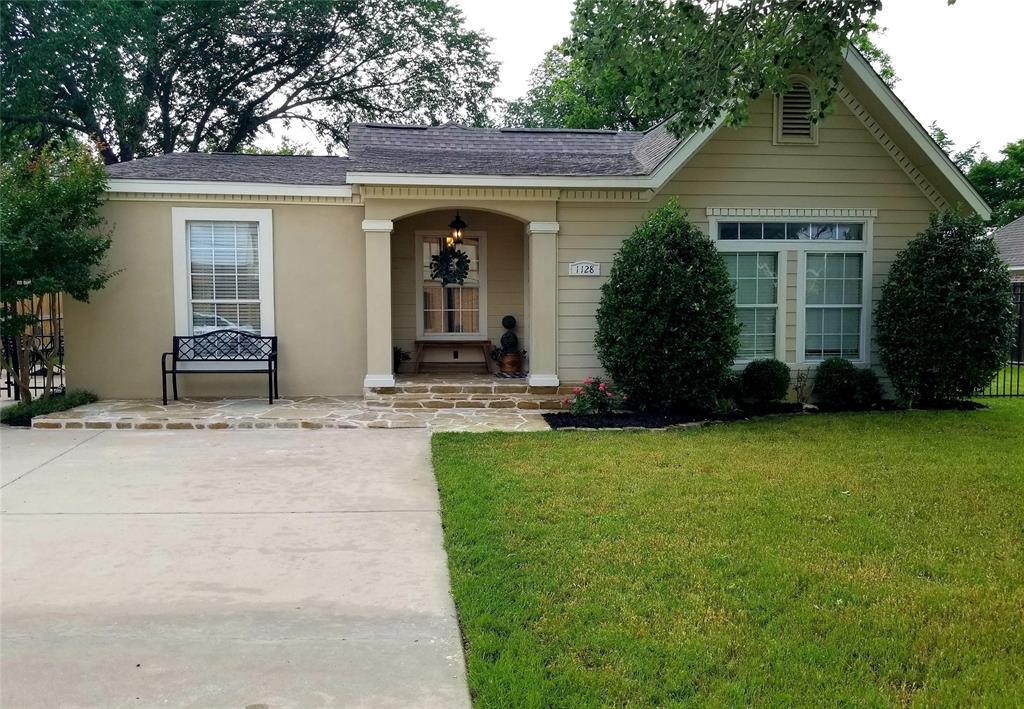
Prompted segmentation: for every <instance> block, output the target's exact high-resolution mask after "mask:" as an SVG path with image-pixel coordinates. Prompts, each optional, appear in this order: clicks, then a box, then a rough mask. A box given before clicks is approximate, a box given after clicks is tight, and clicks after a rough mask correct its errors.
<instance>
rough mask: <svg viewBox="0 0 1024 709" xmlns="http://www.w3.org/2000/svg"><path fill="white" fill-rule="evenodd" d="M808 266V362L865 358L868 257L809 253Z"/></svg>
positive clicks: (853, 254)
mask: <svg viewBox="0 0 1024 709" xmlns="http://www.w3.org/2000/svg"><path fill="white" fill-rule="evenodd" d="M806 259H807V261H806V264H805V266H804V274H805V286H804V345H803V346H804V359H805V360H821V359H825V358H827V357H845V358H846V359H854V360H856V359H861V358H862V353H861V331H862V321H863V319H864V254H862V253H835V252H833V253H814V252H808V253H807V256H806Z"/></svg>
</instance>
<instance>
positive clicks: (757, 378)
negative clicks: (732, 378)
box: [743, 359, 789, 404]
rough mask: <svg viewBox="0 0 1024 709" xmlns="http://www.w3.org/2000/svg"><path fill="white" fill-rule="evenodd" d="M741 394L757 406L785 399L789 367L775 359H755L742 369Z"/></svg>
mask: <svg viewBox="0 0 1024 709" xmlns="http://www.w3.org/2000/svg"><path fill="white" fill-rule="evenodd" d="M743 393H744V394H745V395H746V396H747V398H748V399H750V400H751V401H754V402H757V403H759V404H767V403H769V402H772V401H780V400H782V399H785V398H786V395H787V394H788V393H789V366H787V365H786V363H785V362H780V361H779V360H777V359H755V360H754V361H753V362H751V363H750V364H748V365H747V366H746V367H745V368H744V369H743Z"/></svg>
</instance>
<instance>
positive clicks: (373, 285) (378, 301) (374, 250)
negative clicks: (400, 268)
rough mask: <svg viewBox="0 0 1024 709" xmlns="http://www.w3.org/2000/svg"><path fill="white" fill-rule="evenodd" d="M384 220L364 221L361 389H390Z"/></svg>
mask: <svg viewBox="0 0 1024 709" xmlns="http://www.w3.org/2000/svg"><path fill="white" fill-rule="evenodd" d="M393 227H394V224H393V223H392V222H391V221H390V220H387V219H364V220H363V232H365V234H366V378H365V379H363V386H364V387H393V386H394V385H395V376H394V374H393V373H392V371H391V368H392V356H391V230H392V228H393Z"/></svg>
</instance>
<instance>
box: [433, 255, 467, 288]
mask: <svg viewBox="0 0 1024 709" xmlns="http://www.w3.org/2000/svg"><path fill="white" fill-rule="evenodd" d="M468 276H469V254H467V253H466V252H465V251H460V250H459V249H456V248H443V247H442V249H441V253H439V254H435V255H434V256H431V257H430V277H431V278H433V279H435V280H438V281H441V285H442V286H447V285H449V284H452V283H457V284H459V285H460V286H461V285H462V284H463V283H464V282H465V281H466V278H467V277H468Z"/></svg>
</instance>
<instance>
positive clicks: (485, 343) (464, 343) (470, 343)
mask: <svg viewBox="0 0 1024 709" xmlns="http://www.w3.org/2000/svg"><path fill="white" fill-rule="evenodd" d="M413 345H414V346H415V350H414V352H413V355H412V373H413V374H419V371H420V365H421V364H422V363H423V353H424V351H425V350H426V349H427V348H428V347H447V348H452V347H456V348H457V347H479V348H480V349H482V350H483V353H484V366H485V367H487V371H488V372H491V373H492V374H493V373H494V368H493V365H492V361H491V341H490V340H415V341H414V342H413Z"/></svg>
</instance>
